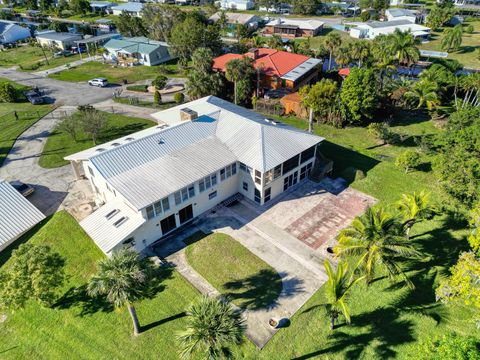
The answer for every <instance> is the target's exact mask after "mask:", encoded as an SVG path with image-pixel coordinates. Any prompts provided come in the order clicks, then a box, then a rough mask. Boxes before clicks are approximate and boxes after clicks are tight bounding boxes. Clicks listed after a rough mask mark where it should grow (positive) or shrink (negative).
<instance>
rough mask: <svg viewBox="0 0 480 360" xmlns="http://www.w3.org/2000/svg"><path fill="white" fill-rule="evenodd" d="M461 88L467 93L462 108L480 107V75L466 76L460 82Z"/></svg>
mask: <svg viewBox="0 0 480 360" xmlns="http://www.w3.org/2000/svg"><path fill="white" fill-rule="evenodd" d="M460 86H461V88H462V89H463V90H464V91H465V95H464V97H463V104H462V107H464V106H466V105H473V106H479V105H480V96H479V94H480V73H473V74H469V75H467V76H464V77H463V78H462V79H461V80H460Z"/></svg>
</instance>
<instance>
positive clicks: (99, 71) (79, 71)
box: [50, 61, 182, 83]
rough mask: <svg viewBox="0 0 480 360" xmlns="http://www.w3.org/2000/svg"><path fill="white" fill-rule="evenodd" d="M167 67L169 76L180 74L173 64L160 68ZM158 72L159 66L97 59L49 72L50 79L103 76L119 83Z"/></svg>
mask: <svg viewBox="0 0 480 360" xmlns="http://www.w3.org/2000/svg"><path fill="white" fill-rule="evenodd" d="M165 68H166V69H167V70H169V71H168V74H166V75H167V76H169V77H175V76H182V75H181V74H179V73H178V72H177V67H176V65H175V64H167V65H164V66H162V69H165ZM159 74H160V68H159V66H142V65H139V66H131V67H121V66H116V67H114V66H112V65H110V64H103V63H101V62H97V61H91V62H88V63H85V64H82V65H80V66H77V67H75V68H71V69H69V70H64V71H61V72H58V73H55V74H51V75H50V77H51V78H52V79H57V80H62V81H70V82H84V81H88V80H90V79H92V78H95V77H105V78H107V79H108V81H109V82H111V83H120V82H122V80H123V79H127V80H128V82H129V83H133V82H136V81H141V80H148V79H154V78H155V77H157V76H158V75H159Z"/></svg>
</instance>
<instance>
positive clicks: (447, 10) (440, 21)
mask: <svg viewBox="0 0 480 360" xmlns="http://www.w3.org/2000/svg"><path fill="white" fill-rule="evenodd" d="M454 14H455V9H453V8H452V7H445V6H440V5H439V4H434V5H433V6H432V7H431V8H430V12H429V14H428V17H427V26H428V27H429V28H432V29H433V30H436V29H438V28H439V27H441V26H443V25H444V24H446V23H447V22H448V21H450V19H451V18H452V16H453V15H454Z"/></svg>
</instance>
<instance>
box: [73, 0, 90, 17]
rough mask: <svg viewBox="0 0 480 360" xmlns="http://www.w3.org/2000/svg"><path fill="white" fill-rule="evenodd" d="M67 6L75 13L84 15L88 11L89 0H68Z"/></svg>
mask: <svg viewBox="0 0 480 360" xmlns="http://www.w3.org/2000/svg"><path fill="white" fill-rule="evenodd" d="M68 7H69V8H70V10H72V11H73V13H74V14H76V15H85V14H87V13H89V12H90V9H91V7H90V1H88V0H70V1H69V3H68Z"/></svg>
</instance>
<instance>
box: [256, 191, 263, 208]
mask: <svg viewBox="0 0 480 360" xmlns="http://www.w3.org/2000/svg"><path fill="white" fill-rule="evenodd" d="M255 202H256V203H259V204H260V203H261V202H262V197H261V196H260V190H258V189H257V188H255Z"/></svg>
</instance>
